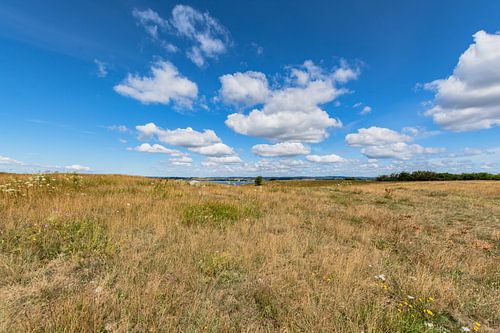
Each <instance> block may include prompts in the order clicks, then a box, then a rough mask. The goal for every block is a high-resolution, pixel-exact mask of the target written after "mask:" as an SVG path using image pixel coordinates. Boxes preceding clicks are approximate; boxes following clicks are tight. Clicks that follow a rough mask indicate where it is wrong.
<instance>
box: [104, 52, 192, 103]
mask: <svg viewBox="0 0 500 333" xmlns="http://www.w3.org/2000/svg"><path fill="white" fill-rule="evenodd" d="M114 90H115V91H116V92H117V93H119V94H121V95H124V96H127V97H131V98H134V99H136V100H138V101H140V102H142V103H144V104H150V103H158V104H169V103H170V101H173V102H174V103H175V104H176V105H177V106H182V107H191V105H192V102H193V100H194V99H195V98H196V97H197V95H198V86H197V85H196V83H194V82H192V81H190V80H189V79H187V78H186V77H184V76H182V75H181V74H180V73H179V71H178V70H177V68H176V67H175V66H174V65H172V63H170V62H168V61H162V60H160V61H158V62H156V63H155V64H154V65H153V66H152V67H151V76H149V77H147V76H144V77H140V76H137V75H132V74H128V76H127V78H126V79H125V80H124V81H123V82H122V83H120V84H118V85H116V86H115V87H114Z"/></svg>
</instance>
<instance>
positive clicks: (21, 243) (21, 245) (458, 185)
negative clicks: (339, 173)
mask: <svg viewBox="0 0 500 333" xmlns="http://www.w3.org/2000/svg"><path fill="white" fill-rule="evenodd" d="M499 217H500V183H498V182H494V181H491V182H490V181H467V182H461V181H453V182H439V183H438V182H433V183H430V182H413V183H402V182H399V183H398V182H390V183H389V182H385V183H369V182H368V183H357V182H355V181H317V182H315V181H290V182H288V181H287V182H267V183H265V184H264V185H263V186H225V185H217V184H205V185H201V186H190V185H189V184H188V183H186V182H182V181H171V180H160V179H147V178H141V177H126V176H100V175H87V176H80V175H65V174H60V175H34V176H30V175H9V174H2V175H0V331H1V332H145V331H153V332H241V331H246V332H361V331H363V332H460V331H463V329H462V327H465V328H467V329H470V330H471V331H479V332H496V331H498V330H499V329H500V317H499V315H498V314H499V313H500V307H499V303H498V291H499V287H500V271H499V270H498V258H499V253H500V251H499V250H500V234H499V228H498V227H499Z"/></svg>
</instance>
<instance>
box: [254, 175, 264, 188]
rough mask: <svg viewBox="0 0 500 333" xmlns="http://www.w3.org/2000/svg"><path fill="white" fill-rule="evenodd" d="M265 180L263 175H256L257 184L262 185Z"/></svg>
mask: <svg viewBox="0 0 500 333" xmlns="http://www.w3.org/2000/svg"><path fill="white" fill-rule="evenodd" d="M263 182H264V178H262V176H257V177H255V186H260V185H262V183H263Z"/></svg>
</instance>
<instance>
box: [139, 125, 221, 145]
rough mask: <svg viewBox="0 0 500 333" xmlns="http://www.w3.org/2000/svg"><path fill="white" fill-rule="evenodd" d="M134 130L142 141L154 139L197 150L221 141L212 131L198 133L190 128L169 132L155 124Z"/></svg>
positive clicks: (140, 126) (141, 126)
mask: <svg viewBox="0 0 500 333" xmlns="http://www.w3.org/2000/svg"><path fill="white" fill-rule="evenodd" d="M135 128H136V129H137V131H138V132H139V137H140V138H141V139H143V140H144V139H150V138H153V137H156V138H157V139H158V141H160V142H163V143H166V144H169V145H172V146H180V147H187V148H198V147H206V146H211V145H213V144H215V143H219V142H221V139H220V138H219V137H218V136H217V134H215V132H214V131H212V130H204V131H203V132H198V131H195V130H194V129H192V128H191V127H187V128H177V129H175V130H169V129H162V128H160V127H158V126H156V124H155V123H148V124H145V125H139V126H136V127H135Z"/></svg>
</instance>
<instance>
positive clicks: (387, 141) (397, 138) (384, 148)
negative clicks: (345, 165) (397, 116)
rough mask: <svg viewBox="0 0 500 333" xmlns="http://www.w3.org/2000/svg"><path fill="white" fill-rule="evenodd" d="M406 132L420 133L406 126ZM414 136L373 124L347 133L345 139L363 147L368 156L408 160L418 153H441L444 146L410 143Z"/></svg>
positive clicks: (349, 142) (350, 144)
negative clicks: (423, 145)
mask: <svg viewBox="0 0 500 333" xmlns="http://www.w3.org/2000/svg"><path fill="white" fill-rule="evenodd" d="M405 132H407V133H413V134H414V135H417V134H418V131H417V132H415V131H411V130H410V128H405ZM413 139H414V136H410V135H408V134H403V133H400V132H397V131H394V130H391V129H389V128H384V127H376V126H372V127H370V128H360V129H358V132H357V133H351V134H348V135H346V137H345V141H346V143H347V144H348V145H349V146H353V147H362V148H361V153H362V154H363V155H365V156H366V157H368V158H372V159H376V158H396V159H400V160H408V159H410V158H412V157H413V156H414V155H416V154H439V153H442V152H444V149H443V148H437V147H428V148H424V147H422V146H421V145H418V144H409V143H407V142H411V141H413Z"/></svg>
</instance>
